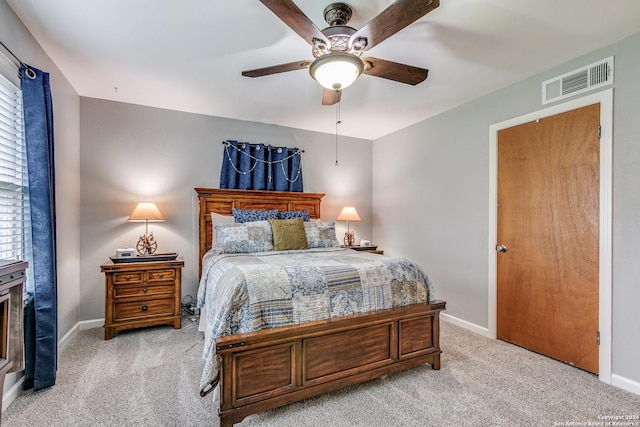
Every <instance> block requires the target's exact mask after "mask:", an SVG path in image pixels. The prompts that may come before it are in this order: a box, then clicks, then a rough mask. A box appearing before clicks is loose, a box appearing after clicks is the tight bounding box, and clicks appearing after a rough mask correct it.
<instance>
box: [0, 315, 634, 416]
mask: <svg viewBox="0 0 640 427" xmlns="http://www.w3.org/2000/svg"><path fill="white" fill-rule="evenodd" d="M183 325H184V327H183V329H181V330H174V329H172V328H170V327H154V328H147V329H141V330H135V331H127V332H123V333H120V334H117V335H116V336H115V337H114V338H113V339H112V340H110V341H104V339H103V331H102V329H101V328H98V329H90V330H86V331H81V332H79V333H78V334H77V336H75V337H74V338H72V339H71V341H70V342H69V343H68V344H67V346H66V347H65V348H64V350H63V351H62V355H61V357H60V361H59V366H58V378H57V383H56V385H55V386H54V387H52V388H50V389H48V390H44V391H41V392H38V393H33V392H32V391H25V392H24V393H23V394H22V395H21V396H20V397H18V399H16V401H15V402H13V404H12V405H11V406H10V407H9V408H8V409H7V410H6V411H5V412H4V413H3V416H2V425H3V426H30V427H34V426H65V427H66V426H217V425H218V418H217V410H216V408H217V406H216V404H217V402H213V401H212V399H211V397H204V398H202V397H200V395H199V394H198V383H199V380H200V374H201V368H202V363H201V360H200V353H201V351H202V341H200V335H199V334H198V332H197V330H196V325H195V324H194V323H191V322H190V321H189V320H188V319H185V320H184V321H183ZM441 345H442V348H443V351H444V353H443V356H442V369H441V370H440V371H433V370H431V369H430V368H429V367H428V366H420V367H417V368H415V369H412V370H409V371H405V372H401V373H397V374H394V375H390V376H388V377H385V378H379V379H376V380H372V381H369V382H367V383H365V384H361V385H358V386H353V387H349V388H346V389H343V390H340V391H337V392H334V393H329V394H327V395H323V396H320V397H316V398H313V399H308V400H305V401H303V402H299V403H296V404H293V405H289V406H286V407H283V408H279V409H276V410H273V411H268V412H264V413H261V414H256V415H252V416H250V417H247V418H246V419H245V420H244V421H243V422H242V423H240V424H237V425H238V426H269V427H276V426H277V427H283V426H291V427H294V426H295V427H300V426H339V427H341V426H345V427H347V426H349V427H351V426H363V427H365V426H366V427H378V426H380V427H383V426H384V427H388V426H420V427H423V426H454V425H455V426H558V425H589V424H588V423H589V422H591V423H598V422H601V421H603V419H602V417H604V416H608V415H631V416H634V415H637V414H639V413H640V396H637V395H634V394H632V393H628V392H625V391H623V390H620V389H617V388H615V387H611V386H607V385H605V384H603V383H602V382H601V381H599V380H598V379H597V378H596V377H595V376H594V375H591V374H588V373H586V372H583V371H581V370H579V369H576V368H573V367H571V366H567V365H565V364H562V363H559V362H556V361H554V360H551V359H548V358H546V357H544V356H540V355H538V354H535V353H532V352H529V351H527V350H524V349H522V348H519V347H516V346H513V345H510V344H507V343H505V342H502V341H495V340H491V339H488V338H485V337H482V336H479V335H477V334H474V333H472V332H469V331H467V330H465V329H462V328H459V327H457V326H454V325H451V324H448V323H445V322H442V338H441ZM591 425H596V424H591ZM603 425H604V423H603ZM630 425H633V424H630ZM635 425H636V426H640V422H635Z"/></svg>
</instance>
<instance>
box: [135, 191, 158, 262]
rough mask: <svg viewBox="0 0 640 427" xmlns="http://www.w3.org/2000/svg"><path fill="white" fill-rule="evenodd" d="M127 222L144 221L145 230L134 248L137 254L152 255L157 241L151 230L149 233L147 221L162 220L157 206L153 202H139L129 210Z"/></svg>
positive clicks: (156, 246)
mask: <svg viewBox="0 0 640 427" xmlns="http://www.w3.org/2000/svg"><path fill="white" fill-rule="evenodd" d="M128 221H129V222H144V223H145V232H144V234H143V235H142V236H140V239H139V240H138V244H137V245H136V250H137V251H138V254H139V255H142V256H145V255H153V254H154V253H155V252H156V249H157V248H158V243H157V242H156V239H155V238H154V237H153V232H151V234H149V222H162V221H164V217H163V216H162V214H161V213H160V210H158V207H157V206H156V204H155V203H149V202H140V203H138V206H136V208H135V209H134V210H133V212H131V215H129V219H128Z"/></svg>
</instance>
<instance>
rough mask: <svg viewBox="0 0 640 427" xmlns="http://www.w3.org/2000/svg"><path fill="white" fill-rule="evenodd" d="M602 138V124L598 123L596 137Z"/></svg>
mask: <svg viewBox="0 0 640 427" xmlns="http://www.w3.org/2000/svg"><path fill="white" fill-rule="evenodd" d="M601 138H602V125H598V139H601Z"/></svg>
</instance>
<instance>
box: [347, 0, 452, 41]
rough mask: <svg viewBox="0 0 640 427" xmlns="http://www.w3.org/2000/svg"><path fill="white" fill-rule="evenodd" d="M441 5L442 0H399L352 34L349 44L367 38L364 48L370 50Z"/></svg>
mask: <svg viewBox="0 0 640 427" xmlns="http://www.w3.org/2000/svg"><path fill="white" fill-rule="evenodd" d="M439 5H440V0H397V1H396V2H394V3H393V4H392V5H391V6H389V7H388V8H386V9H385V10H383V11H382V12H381V13H380V14H379V15H378V16H376V17H375V18H373V19H372V20H371V22H369V23H368V24H367V25H365V26H364V27H362V28H360V29H359V30H358V31H356V32H355V33H354V34H353V35H352V36H351V39H350V41H349V45H350V46H351V45H353V44H354V42H355V41H356V40H357V39H360V38H366V39H367V46H366V47H365V48H364V50H369V49H371V48H372V47H374V46H375V45H377V44H379V43H380V42H382V41H384V40H386V39H387V38H388V37H390V36H392V35H394V34H395V33H397V32H398V31H400V30H401V29H403V28H404V27H406V26H407V25H409V24H412V23H413V22H415V21H417V20H418V19H420V18H422V17H423V16H424V15H426V14H427V13H429V12H431V11H432V10H433V9H435V8H437V7H438V6H439Z"/></svg>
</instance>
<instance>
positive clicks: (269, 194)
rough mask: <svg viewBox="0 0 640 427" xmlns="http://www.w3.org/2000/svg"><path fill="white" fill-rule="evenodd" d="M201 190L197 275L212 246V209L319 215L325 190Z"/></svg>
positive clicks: (218, 211) (218, 210)
mask: <svg viewBox="0 0 640 427" xmlns="http://www.w3.org/2000/svg"><path fill="white" fill-rule="evenodd" d="M195 191H196V193H198V247H199V249H198V254H199V260H198V264H199V266H200V268H199V270H198V277H199V276H200V275H201V274H202V257H203V256H204V254H205V253H206V252H207V251H208V250H209V249H211V246H212V244H213V242H212V241H211V240H212V227H213V225H212V223H211V212H215V213H218V214H221V215H231V214H232V213H231V208H236V209H278V210H279V211H301V210H305V209H306V210H308V211H309V216H310V217H311V218H320V201H321V200H322V198H323V197H324V194H322V193H298V192H289V191H258V190H228V189H220V188H195Z"/></svg>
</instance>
